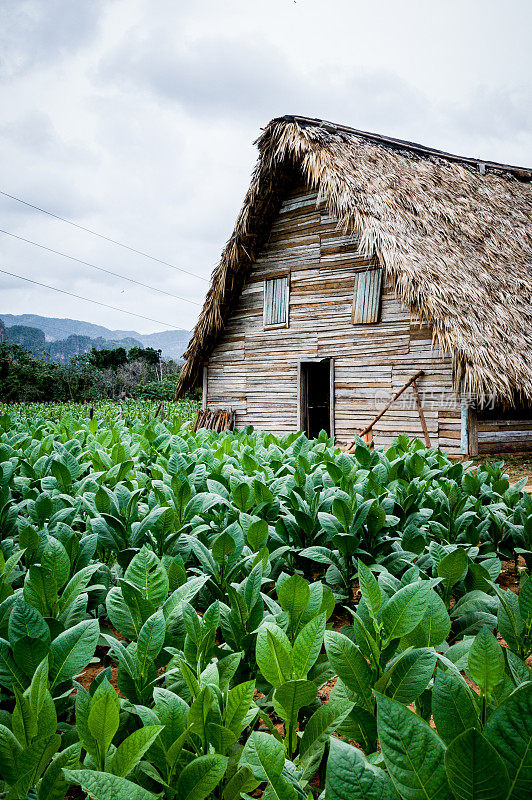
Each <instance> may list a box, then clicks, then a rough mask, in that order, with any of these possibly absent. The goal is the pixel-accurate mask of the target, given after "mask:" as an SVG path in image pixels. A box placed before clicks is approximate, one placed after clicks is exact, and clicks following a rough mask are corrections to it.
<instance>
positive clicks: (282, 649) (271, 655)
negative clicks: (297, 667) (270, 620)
mask: <svg viewBox="0 0 532 800" xmlns="http://www.w3.org/2000/svg"><path fill="white" fill-rule="evenodd" d="M256 658H257V665H258V667H259V669H260V671H261V672H262V674H263V676H264V677H265V678H266V680H267V681H269V683H271V684H272V686H275V687H277V686H281V684H283V683H286V681H289V680H291V678H292V674H293V664H292V652H291V647H290V642H289V640H288V637H287V635H286V633H285V632H284V631H283V630H282V629H281V628H279V627H278V626H277V625H268V626H264V627H262V628H260V630H259V632H258V634H257V644H256Z"/></svg>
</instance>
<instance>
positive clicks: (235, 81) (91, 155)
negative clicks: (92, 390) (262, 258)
mask: <svg viewBox="0 0 532 800" xmlns="http://www.w3.org/2000/svg"><path fill="white" fill-rule="evenodd" d="M531 32H532V3H531V2H530V0H505V2H504V3H502V2H500V0H445V1H444V0H402V2H400V3H399V2H397V0H374V2H368V0H223V1H222V0H205V1H203V0H188V1H187V2H182V0H77V1H76V2H73V0H0V107H1V109H2V112H1V114H0V164H1V169H0V190H1V191H4V192H7V193H9V194H12V195H16V196H17V197H20V198H23V199H24V200H26V201H28V202H30V203H33V204H35V205H38V206H41V207H43V208H45V209H47V210H49V211H52V212H54V213H55V214H58V215H60V216H64V217H68V218H69V219H71V220H73V221H75V222H76V223H77V224H79V225H83V226H85V227H89V228H92V229H94V230H96V231H98V232H100V233H102V234H105V235H106V236H109V237H112V238H114V239H118V240H120V241H122V242H124V243H126V244H128V245H130V246H131V247H134V248H137V249H139V250H143V251H146V252H148V253H150V254H152V255H153V256H155V257H158V258H160V259H162V260H164V261H168V262H171V263H172V264H174V265H175V266H178V267H183V268H185V269H186V270H188V271H190V272H193V273H197V275H198V276H200V277H198V278H194V277H191V276H189V275H185V274H182V273H180V272H178V271H176V270H174V269H171V268H170V267H167V266H163V265H161V264H157V263H155V262H154V261H150V260H148V259H146V258H143V257H141V256H137V255H134V254H133V253H130V252H128V251H126V250H122V249H121V248H119V247H116V246H114V245H112V244H109V243H106V242H104V241H102V240H101V239H97V238H96V237H93V236H91V235H89V234H87V233H84V232H82V231H80V230H77V229H75V228H73V227H71V226H69V225H66V224H64V223H63V222H59V221H57V220H54V219H52V218H51V217H47V216H45V215H43V214H40V213H38V212H36V211H33V210H32V209H30V208H27V207H25V206H23V205H21V204H19V203H16V202H14V201H12V200H8V199H7V198H5V197H3V196H0V228H2V229H3V230H6V231H10V232H12V233H15V234H17V235H19V236H23V237H25V238H26V239H32V240H33V241H36V242H39V243H40V244H43V245H46V246H48V247H51V248H54V249H56V250H60V251H62V252H65V253H68V254H71V255H74V256H76V257H78V258H81V259H84V260H86V261H90V262H93V263H95V264H97V265H100V266H102V267H105V268H107V269H110V270H113V271H115V272H121V273H124V274H127V275H129V276H131V277H133V278H136V279H137V280H140V281H143V282H145V283H148V284H151V285H153V286H157V287H159V288H161V289H164V290H165V291H168V292H171V293H173V294H176V295H180V296H181V297H183V298H187V299H188V300H191V301H195V303H198V304H201V302H202V301H203V297H204V293H205V290H206V287H207V283H205V281H204V280H201V277H203V278H204V279H206V278H208V277H209V275H210V273H211V271H212V268H213V267H214V265H215V263H216V261H217V260H218V257H219V254H220V252H221V249H222V247H223V245H224V243H225V241H226V239H227V238H228V236H229V235H230V233H231V230H232V227H233V223H234V220H235V217H236V214H237V212H238V209H239V207H240V205H241V203H242V199H243V196H244V193H245V191H246V188H247V185H248V181H249V176H250V173H251V170H252V167H253V164H254V161H255V158H256V150H255V148H254V147H253V145H252V142H253V140H254V139H255V138H256V137H257V135H258V134H259V130H260V128H261V126H263V125H265V124H266V123H267V122H268V121H269V120H270V119H271V118H273V117H275V116H280V115H283V114H287V113H291V114H302V115H307V116H312V117H321V118H324V119H330V120H333V121H336V122H343V123H345V124H348V125H352V126H353V127H356V128H360V129H363V130H369V131H377V132H379V133H384V134H388V135H392V136H397V137H400V138H405V139H410V140H413V141H417V142H421V143H423V144H427V145H432V146H434V147H437V148H441V149H444V150H449V151H451V152H456V153H460V154H463V155H471V156H479V157H484V158H486V159H493V160H498V161H505V162H509V163H514V164H518V165H522V166H532V78H531V66H532V48H531V47H530V35H531ZM0 269H2V270H7V271H9V272H14V273H17V274H18V275H23V276H26V277H28V278H32V279H34V280H37V281H40V282H42V283H47V284H50V285H52V286H56V287H60V288H63V289H67V290H69V291H71V292H74V293H76V294H79V295H83V296H84V297H89V298H92V299H94V300H99V301H101V302H104V303H108V304H111V305H114V306H118V307H120V308H123V309H127V310H129V311H133V312H136V313H138V314H142V315H144V316H147V317H152V318H153V319H155V320H158V321H160V322H161V323H166V325H162V324H158V323H152V322H149V321H146V320H142V319H135V317H131V316H128V315H126V314H122V313H120V312H118V311H112V310H109V309H106V308H101V307H99V306H95V305H92V304H90V303H86V302H83V301H82V300H77V299H74V298H71V297H66V296H65V295H61V294H57V293H56V292H53V291H49V290H46V289H42V288H39V287H37V286H33V285H30V284H27V283H24V282H23V281H20V280H17V279H15V278H9V277H7V276H6V275H3V274H2V273H0V292H1V295H0V296H1V302H0V312H1V313H12V314H23V313H36V314H43V315H45V316H61V317H74V318H76V319H83V320H88V321H90V322H96V323H99V324H102V325H106V326H107V327H110V328H122V329H124V328H125V329H136V330H138V331H141V332H146V333H147V332H152V331H155V330H162V329H163V328H165V327H176V328H191V327H192V326H193V324H194V322H195V320H196V317H197V315H198V313H199V309H200V305H194V304H192V303H188V302H184V301H177V300H174V299H173V298H170V297H165V296H164V295H160V294H157V293H155V292H152V291H148V290H146V289H141V288H139V287H135V286H133V285H132V284H130V283H127V282H124V281H122V280H119V279H117V278H112V277H110V276H107V275H104V274H102V273H99V272H96V271H95V270H92V269H89V268H88V267H84V266H81V265H79V264H75V263H73V262H69V261H67V260H66V259H63V258H61V257H60V256H56V255H52V254H49V253H46V252H44V251H42V250H39V249H38V248H35V247H33V246H31V245H28V244H25V243H23V242H20V241H16V240H14V239H12V238H10V237H9V236H6V235H5V234H3V233H0Z"/></svg>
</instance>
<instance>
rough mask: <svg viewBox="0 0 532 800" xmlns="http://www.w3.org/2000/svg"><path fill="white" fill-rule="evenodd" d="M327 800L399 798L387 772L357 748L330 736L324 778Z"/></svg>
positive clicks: (383, 799) (382, 799)
mask: <svg viewBox="0 0 532 800" xmlns="http://www.w3.org/2000/svg"><path fill="white" fill-rule="evenodd" d="M325 797H326V798H327V800H398V795H397V793H396V791H395V788H394V786H393V784H392V782H391V781H390V778H389V777H388V775H387V774H386V773H385V772H384V771H383V770H382V769H379V768H378V767H374V766H372V765H371V764H369V763H368V762H367V761H366V759H365V757H364V754H363V753H362V752H361V751H360V750H358V749H357V748H356V747H353V746H352V745H350V744H348V743H347V742H342V741H341V740H340V739H336V738H335V737H334V736H332V737H331V739H330V751H329V758H328V759H327V774H326V780H325Z"/></svg>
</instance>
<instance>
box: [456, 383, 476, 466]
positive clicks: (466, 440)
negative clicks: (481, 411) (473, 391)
mask: <svg viewBox="0 0 532 800" xmlns="http://www.w3.org/2000/svg"><path fill="white" fill-rule="evenodd" d="M460 419H461V428H460V450H461V452H462V453H463V454H464V455H466V456H478V425H477V412H476V410H475V409H474V408H472V407H471V397H470V395H465V394H463V395H462V400H461V415H460Z"/></svg>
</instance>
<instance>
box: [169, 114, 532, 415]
mask: <svg viewBox="0 0 532 800" xmlns="http://www.w3.org/2000/svg"><path fill="white" fill-rule="evenodd" d="M257 143H258V147H259V159H258V162H257V165H256V167H255V170H254V172H253V176H252V181H251V186H250V188H249V190H248V192H247V194H246V197H245V200H244V205H243V207H242V210H241V211H240V214H239V216H238V219H237V222H236V226H235V229H234V231H233V234H232V236H231V238H230V239H229V241H228V243H227V245H226V246H225V249H224V251H223V253H222V257H221V261H220V263H219V265H218V266H217V267H216V269H215V270H214V272H213V275H212V283H211V286H210V288H209V290H208V292H207V296H206V299H205V304H204V306H203V310H202V312H201V314H200V317H199V320H198V323H197V325H196V327H195V329H194V333H193V336H192V339H191V341H190V344H189V347H188V349H187V351H186V353H185V359H186V363H185V365H184V367H183V370H182V373H181V379H180V382H179V384H178V388H177V392H178V395H179V394H182V393H183V392H184V391H185V390H187V389H188V388H190V387H191V386H192V385H194V384H195V383H196V382H197V381H198V379H199V376H200V374H201V368H202V365H203V362H204V361H206V360H207V359H208V357H209V354H210V352H211V350H212V348H213V346H214V345H215V343H216V341H217V339H218V337H219V336H220V333H221V332H222V330H223V328H224V323H225V320H226V319H227V318H228V316H229V314H230V312H231V309H232V307H233V306H234V304H235V302H236V300H237V298H238V296H239V294H240V292H241V290H242V287H243V285H244V282H245V279H246V276H247V275H248V273H249V271H250V269H251V266H252V264H253V261H254V259H255V258H256V256H257V255H258V253H259V251H260V248H261V246H262V245H263V244H264V243H265V241H266V239H267V237H268V234H269V231H270V228H271V225H272V222H273V219H274V216H275V214H276V212H277V210H278V208H279V205H280V203H281V201H282V199H283V195H284V193H285V192H286V190H287V187H288V186H291V185H293V183H294V181H295V180H299V181H301V180H303V181H304V182H305V183H306V184H307V185H308V187H309V188H311V189H314V190H317V191H318V193H319V197H320V198H323V200H324V201H325V203H326V205H327V208H328V211H329V213H330V214H331V215H333V216H334V217H337V218H338V219H339V220H340V225H341V226H342V227H343V228H344V229H346V230H352V231H353V232H354V233H356V234H357V235H360V236H361V248H362V249H363V250H364V251H365V252H366V254H367V255H368V256H376V257H377V258H378V259H379V262H380V263H381V265H382V266H383V268H384V270H385V273H386V275H387V277H388V279H389V280H390V281H391V283H392V285H393V286H394V288H395V291H396V294H397V296H398V297H399V299H400V300H401V301H402V302H403V304H404V305H405V306H406V307H407V308H409V309H410V310H411V311H412V312H414V313H416V314H418V315H419V316H420V317H421V319H422V320H423V321H424V322H426V323H428V324H429V325H431V326H432V329H433V339H434V345H435V346H436V347H441V348H442V349H443V351H444V352H445V353H447V354H449V355H450V356H451V357H452V360H453V371H454V386H455V389H456V390H457V391H464V392H472V393H474V394H480V395H491V394H493V393H495V394H496V396H497V398H498V400H499V401H502V402H504V403H512V402H513V400H515V399H516V396H517V397H518V398H519V399H521V400H523V399H525V400H529V401H530V400H532V185H531V183H530V181H531V179H532V171H531V170H529V169H522V168H519V167H511V166H509V165H504V164H497V163H494V162H489V161H481V160H476V159H470V158H460V157H458V156H453V155H451V154H448V153H443V152H441V151H436V150H430V149H428V148H426V147H423V146H422V145H416V144H412V143H410V142H402V141H399V140H396V139H389V138H386V137H383V136H378V135H376V134H368V133H364V132H362V131H355V130H353V129H351V128H346V127H344V126H337V125H333V124H332V123H324V122H321V121H320V120H310V119H308V118H303V117H284V118H281V119H275V120H273V121H272V122H270V124H269V125H268V126H267V127H266V128H265V129H264V132H263V133H262V135H261V136H260V138H259V139H258V142H257Z"/></svg>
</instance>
